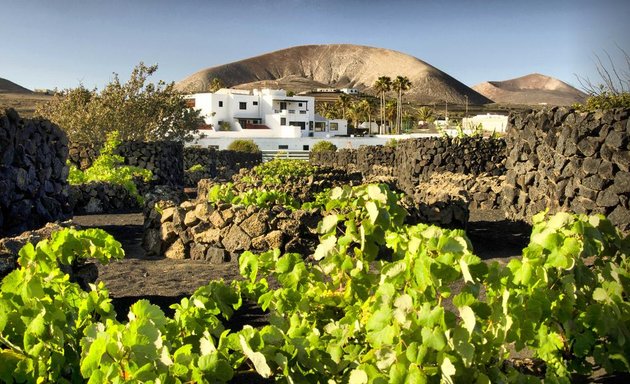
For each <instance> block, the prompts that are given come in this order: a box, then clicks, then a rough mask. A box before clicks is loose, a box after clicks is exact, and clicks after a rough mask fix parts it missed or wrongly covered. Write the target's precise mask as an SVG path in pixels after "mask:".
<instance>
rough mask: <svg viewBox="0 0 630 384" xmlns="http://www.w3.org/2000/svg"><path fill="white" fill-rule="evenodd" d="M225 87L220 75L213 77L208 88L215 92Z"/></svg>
mask: <svg viewBox="0 0 630 384" xmlns="http://www.w3.org/2000/svg"><path fill="white" fill-rule="evenodd" d="M223 87H224V85H223V81H221V79H219V78H218V77H213V78H212V81H210V85H208V90H209V91H210V92H212V93H214V92H216V91H218V90H219V89H221V88H223Z"/></svg>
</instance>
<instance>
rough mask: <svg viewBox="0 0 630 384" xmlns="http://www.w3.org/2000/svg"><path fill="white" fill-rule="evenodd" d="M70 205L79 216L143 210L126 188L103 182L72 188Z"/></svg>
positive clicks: (73, 186)
mask: <svg viewBox="0 0 630 384" xmlns="http://www.w3.org/2000/svg"><path fill="white" fill-rule="evenodd" d="M70 204H71V205H72V207H73V212H74V214H78V215H83V214H94V213H124V212H135V211H140V210H141V206H140V203H139V202H138V200H137V199H136V198H135V197H134V196H132V195H131V193H130V192H129V191H128V190H127V189H126V188H125V187H123V186H122V185H118V184H112V183H102V182H91V183H86V184H79V185H72V186H70Z"/></svg>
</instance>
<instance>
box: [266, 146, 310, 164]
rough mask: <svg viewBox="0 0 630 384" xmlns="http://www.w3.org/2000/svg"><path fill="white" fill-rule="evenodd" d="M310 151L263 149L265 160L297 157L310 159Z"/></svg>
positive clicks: (298, 158)
mask: <svg viewBox="0 0 630 384" xmlns="http://www.w3.org/2000/svg"><path fill="white" fill-rule="evenodd" d="M308 154H309V151H290V150H288V149H277V150H276V149H274V150H263V151H262V160H263V162H266V161H269V160H273V159H295V160H304V161H308Z"/></svg>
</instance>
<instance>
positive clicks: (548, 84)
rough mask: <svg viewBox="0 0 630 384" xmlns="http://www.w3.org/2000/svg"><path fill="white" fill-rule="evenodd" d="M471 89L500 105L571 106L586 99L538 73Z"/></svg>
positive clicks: (578, 92)
mask: <svg viewBox="0 0 630 384" xmlns="http://www.w3.org/2000/svg"><path fill="white" fill-rule="evenodd" d="M473 89H474V90H475V91H477V92H479V93H481V94H482V95H484V96H485V97H487V98H489V99H492V100H494V101H495V102H496V103H500V104H524V105H537V104H549V105H571V104H573V103H582V102H584V100H585V99H586V97H587V95H586V94H585V93H584V92H582V91H580V90H579V89H577V88H574V87H572V86H570V85H569V84H567V83H565V82H562V81H560V80H558V79H554V78H553V77H549V76H545V75H541V74H538V73H533V74H530V75H526V76H523V77H518V78H516V79H511V80H505V81H486V82H485V83H481V84H477V85H475V86H474V87H473Z"/></svg>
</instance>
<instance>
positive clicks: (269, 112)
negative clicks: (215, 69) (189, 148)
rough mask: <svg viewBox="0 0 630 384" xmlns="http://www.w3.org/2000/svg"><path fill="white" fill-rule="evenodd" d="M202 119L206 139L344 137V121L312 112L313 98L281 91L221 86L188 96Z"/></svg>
mask: <svg viewBox="0 0 630 384" xmlns="http://www.w3.org/2000/svg"><path fill="white" fill-rule="evenodd" d="M187 101H188V106H189V107H191V108H195V109H198V110H200V112H201V116H202V117H203V119H204V120H205V125H204V126H202V127H201V129H200V133H202V134H204V135H205V137H206V138H210V139H211V138H234V139H236V138H252V139H254V138H284V139H290V138H302V137H314V138H325V137H333V136H346V135H347V134H348V123H347V121H346V120H342V119H337V120H328V119H325V118H322V117H321V116H319V115H317V114H315V98H314V97H309V96H287V93H286V91H284V90H270V89H263V90H256V89H255V90H253V91H248V90H237V89H221V90H219V91H217V92H215V93H196V94H192V95H189V96H187Z"/></svg>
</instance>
